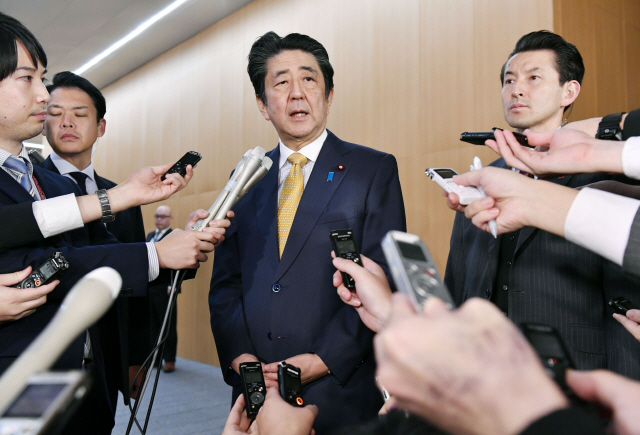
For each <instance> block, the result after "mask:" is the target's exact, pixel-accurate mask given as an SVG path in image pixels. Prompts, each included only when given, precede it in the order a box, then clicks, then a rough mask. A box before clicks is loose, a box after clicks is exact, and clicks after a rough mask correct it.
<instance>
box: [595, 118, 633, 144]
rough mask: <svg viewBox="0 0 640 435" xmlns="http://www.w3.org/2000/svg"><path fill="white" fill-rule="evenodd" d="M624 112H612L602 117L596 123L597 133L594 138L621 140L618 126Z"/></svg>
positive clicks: (620, 130) (620, 131)
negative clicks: (598, 122)
mask: <svg viewBox="0 0 640 435" xmlns="http://www.w3.org/2000/svg"><path fill="white" fill-rule="evenodd" d="M625 113H626V112H620V113H614V114H612V115H607V116H605V117H604V118H602V121H600V124H598V133H596V139H604V140H622V129H621V128H620V120H622V115H624V114H625Z"/></svg>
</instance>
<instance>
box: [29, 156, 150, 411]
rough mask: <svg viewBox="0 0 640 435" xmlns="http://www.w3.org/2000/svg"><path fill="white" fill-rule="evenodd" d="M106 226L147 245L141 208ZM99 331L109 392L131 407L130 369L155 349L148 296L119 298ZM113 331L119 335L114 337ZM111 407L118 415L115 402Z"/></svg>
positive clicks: (100, 180) (101, 181)
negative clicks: (100, 332) (121, 398)
mask: <svg viewBox="0 0 640 435" xmlns="http://www.w3.org/2000/svg"><path fill="white" fill-rule="evenodd" d="M41 166H42V167H43V168H45V169H48V170H50V171H52V172H55V173H56V174H59V173H60V172H59V171H58V168H57V167H56V166H55V165H54V163H53V161H52V160H51V157H48V158H47V159H46V160H45V161H44V162H43V163H42V165H41ZM94 179H95V180H96V184H97V185H98V189H111V188H112V187H114V186H116V183H114V182H113V181H110V180H107V179H106V178H104V177H101V176H99V175H98V174H97V173H95V172H94ZM69 181H71V180H69ZM106 226H107V230H108V231H109V232H110V233H111V234H113V236H115V238H116V239H118V241H119V242H121V243H141V242H145V232H144V223H143V220H142V211H141V209H140V207H132V208H130V209H128V210H123V211H121V212H118V214H117V215H116V219H115V220H114V221H112V222H108V223H107V224H106ZM98 328H99V329H100V330H101V331H102V334H101V335H102V344H103V347H104V348H106V349H109V352H108V353H107V354H106V355H105V361H106V370H107V373H106V375H107V376H108V378H109V385H110V389H111V390H115V389H116V388H117V389H118V390H120V391H121V392H122V394H123V398H124V402H125V404H128V403H129V385H128V384H129V366H130V365H141V364H142V363H143V362H144V360H145V358H146V357H147V355H149V353H150V352H151V348H152V341H153V340H152V337H151V319H150V313H149V298H148V295H147V294H146V293H145V294H144V295H140V296H138V297H127V296H126V295H123V297H120V298H118V300H117V301H116V303H115V304H114V305H113V307H111V309H109V311H108V312H107V313H106V314H105V316H104V317H103V318H102V319H100V323H99V325H98ZM114 331H117V332H118V333H117V334H115V333H114ZM116 395H117V393H116V391H112V392H111V396H116ZM112 407H113V412H114V415H115V407H116V403H115V401H114V403H113V404H112Z"/></svg>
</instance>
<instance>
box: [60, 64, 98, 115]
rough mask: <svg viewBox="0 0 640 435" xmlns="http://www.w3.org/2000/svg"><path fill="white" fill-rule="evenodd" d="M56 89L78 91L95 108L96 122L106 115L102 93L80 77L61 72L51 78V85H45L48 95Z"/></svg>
mask: <svg viewBox="0 0 640 435" xmlns="http://www.w3.org/2000/svg"><path fill="white" fill-rule="evenodd" d="M58 88H72V89H73V88H75V89H80V90H81V91H83V92H84V93H85V94H87V95H88V96H89V97H91V101H93V106H94V107H95V108H96V112H97V115H98V121H100V120H101V119H102V118H104V114H105V113H107V102H106V101H105V99H104V96H103V95H102V92H100V90H99V89H98V88H96V87H95V86H94V85H93V84H92V83H91V82H90V81H89V80H87V79H85V78H84V77H80V76H79V75H77V74H74V73H72V72H71V71H62V72H59V73H58V74H56V75H55V76H53V81H52V82H51V84H49V85H47V91H49V94H51V93H53V91H55V90H56V89H58Z"/></svg>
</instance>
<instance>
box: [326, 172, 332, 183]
mask: <svg viewBox="0 0 640 435" xmlns="http://www.w3.org/2000/svg"><path fill="white" fill-rule="evenodd" d="M327 181H333V172H329V175H327Z"/></svg>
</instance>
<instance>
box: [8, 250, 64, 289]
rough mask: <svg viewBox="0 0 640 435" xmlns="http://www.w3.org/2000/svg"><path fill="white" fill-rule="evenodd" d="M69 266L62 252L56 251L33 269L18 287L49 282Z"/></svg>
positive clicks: (31, 286) (28, 286) (38, 285)
mask: <svg viewBox="0 0 640 435" xmlns="http://www.w3.org/2000/svg"><path fill="white" fill-rule="evenodd" d="M68 268H69V263H68V262H67V260H66V258H64V256H63V255H62V253H61V252H56V253H55V254H53V255H52V256H51V258H49V259H48V260H47V261H45V262H44V263H42V265H41V266H40V267H38V268H37V269H36V270H34V271H32V272H31V273H30V274H29V276H28V277H26V278H25V279H24V280H23V281H22V282H21V283H20V284H18V285H16V287H17V288H33V287H40V286H42V285H45V284H48V283H50V282H51V281H53V280H54V278H56V277H57V276H58V275H60V274H61V273H62V272H64V271H65V270H67V269H68Z"/></svg>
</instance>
